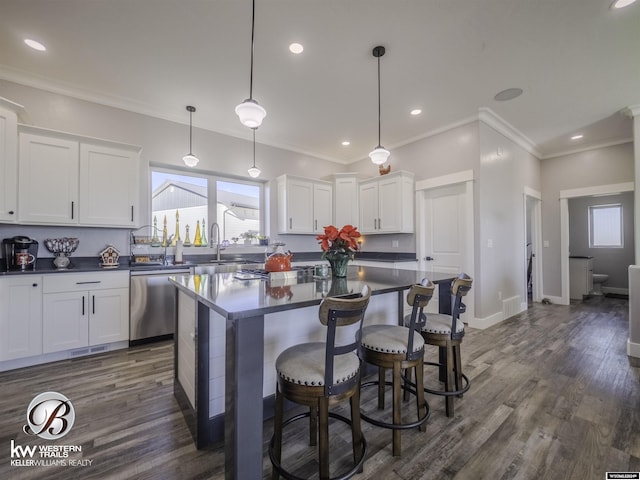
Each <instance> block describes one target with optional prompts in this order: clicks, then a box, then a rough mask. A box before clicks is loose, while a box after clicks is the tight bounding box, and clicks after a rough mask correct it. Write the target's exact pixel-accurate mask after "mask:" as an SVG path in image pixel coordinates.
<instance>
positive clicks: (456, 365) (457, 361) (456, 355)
mask: <svg viewBox="0 0 640 480" xmlns="http://www.w3.org/2000/svg"><path fill="white" fill-rule="evenodd" d="M453 369H454V371H455V374H456V390H462V358H461V357H460V345H454V347H453ZM458 396H459V397H462V394H460V395H458Z"/></svg>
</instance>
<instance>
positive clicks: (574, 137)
mask: <svg viewBox="0 0 640 480" xmlns="http://www.w3.org/2000/svg"><path fill="white" fill-rule="evenodd" d="M582 137H584V135H582V134H579V135H574V136H573V137H571V140H580V139H581V138H582Z"/></svg>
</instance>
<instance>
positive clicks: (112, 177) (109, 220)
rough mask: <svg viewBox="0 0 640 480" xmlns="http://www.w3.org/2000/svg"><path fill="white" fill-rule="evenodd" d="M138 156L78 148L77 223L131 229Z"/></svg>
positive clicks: (84, 146) (106, 149)
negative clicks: (127, 227) (78, 200)
mask: <svg viewBox="0 0 640 480" xmlns="http://www.w3.org/2000/svg"><path fill="white" fill-rule="evenodd" d="M138 184H139V181H138V154H137V152H135V151H132V150H125V149H122V148H118V149H116V148H109V147H104V146H100V145H91V144H85V143H83V144H81V145H80V223H81V224H83V225H96V226H104V225H110V226H129V227H131V226H134V225H135V222H136V221H137V218H138V212H137V205H138V201H137V195H138Z"/></svg>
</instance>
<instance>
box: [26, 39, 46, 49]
mask: <svg viewBox="0 0 640 480" xmlns="http://www.w3.org/2000/svg"><path fill="white" fill-rule="evenodd" d="M24 43H26V44H27V45H28V46H30V47H31V48H33V49H34V50H38V51H39V52H44V51H45V50H46V49H47V47H45V46H44V45H43V44H41V43H40V42H36V41H35V40H32V39H30V38H25V39H24Z"/></svg>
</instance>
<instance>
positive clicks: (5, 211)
mask: <svg viewBox="0 0 640 480" xmlns="http://www.w3.org/2000/svg"><path fill="white" fill-rule="evenodd" d="M7 103H8V104H9V105H11V104H10V102H7ZM17 220H18V118H17V115H16V112H15V111H13V110H12V109H11V108H8V107H7V106H5V102H4V101H3V102H0V222H6V223H14V222H16V221H17Z"/></svg>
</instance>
